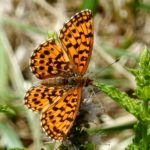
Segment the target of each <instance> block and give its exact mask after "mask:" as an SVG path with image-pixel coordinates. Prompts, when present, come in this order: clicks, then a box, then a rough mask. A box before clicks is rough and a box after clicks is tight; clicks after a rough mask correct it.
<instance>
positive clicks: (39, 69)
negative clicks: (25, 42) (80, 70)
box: [30, 39, 72, 79]
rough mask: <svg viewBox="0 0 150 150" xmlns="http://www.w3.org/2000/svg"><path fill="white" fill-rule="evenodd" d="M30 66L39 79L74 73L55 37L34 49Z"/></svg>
mask: <svg viewBox="0 0 150 150" xmlns="http://www.w3.org/2000/svg"><path fill="white" fill-rule="evenodd" d="M30 67H31V70H32V72H33V73H34V74H35V75H36V77H37V78H39V79H46V78H51V77H56V76H70V75H71V74H72V67H71V65H70V63H69V60H68V59H67V58H66V57H65V56H64V54H63V50H62V48H61V47H60V44H59V43H57V42H56V41H55V40H53V39H50V40H48V41H46V42H45V43H43V44H41V45H40V46H39V47H38V48H37V49H35V50H34V52H33V54H32V56H31V61H30Z"/></svg>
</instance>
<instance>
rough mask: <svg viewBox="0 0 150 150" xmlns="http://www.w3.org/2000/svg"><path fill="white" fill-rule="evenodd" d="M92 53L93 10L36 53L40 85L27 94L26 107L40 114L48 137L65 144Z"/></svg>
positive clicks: (80, 15) (34, 66)
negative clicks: (63, 141) (64, 140)
mask: <svg viewBox="0 0 150 150" xmlns="http://www.w3.org/2000/svg"><path fill="white" fill-rule="evenodd" d="M92 49H93V20H92V13H91V11H90V10H87V9H86V10H83V11H81V12H79V13H76V14H75V15H74V16H73V17H71V19H70V20H69V21H68V22H66V23H65V25H64V26H63V28H62V29H61V30H60V34H59V39H58V40H55V39H52V38H51V39H49V40H47V41H46V42H44V43H42V44H40V45H39V46H38V48H36V49H35V50H34V51H33V54H32V56H31V59H30V68H31V71H32V73H33V74H34V75H35V76H36V77H37V78H38V79H40V80H41V84H40V85H37V86H33V87H31V88H30V89H29V90H28V91H27V92H26V94H25V97H24V103H25V105H26V106H27V107H28V108H29V109H31V110H33V111H37V112H40V114H41V124H42V128H43V130H44V131H45V133H46V134H47V135H48V136H49V137H51V138H52V139H54V140H63V139H64V138H65V137H66V136H67V134H68V132H69V130H70V128H71V127H72V125H73V123H74V120H75V118H76V115H77V112H78V109H79V106H80V99H81V92H82V88H83V86H87V85H89V84H92V80H91V79H89V78H87V77H84V74H85V72H86V70H87V67H88V64H89V61H90V57H91V53H92Z"/></svg>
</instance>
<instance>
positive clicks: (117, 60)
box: [88, 58, 120, 78]
mask: <svg viewBox="0 0 150 150" xmlns="http://www.w3.org/2000/svg"><path fill="white" fill-rule="evenodd" d="M119 61H120V58H117V59H116V60H115V61H114V62H112V63H111V64H108V65H107V66H106V67H105V68H103V69H102V70H101V73H102V72H104V71H105V70H106V69H108V68H109V67H111V66H112V65H113V64H115V63H117V62H119ZM88 74H94V72H89V73H88ZM92 77H93V78H96V74H94V75H92Z"/></svg>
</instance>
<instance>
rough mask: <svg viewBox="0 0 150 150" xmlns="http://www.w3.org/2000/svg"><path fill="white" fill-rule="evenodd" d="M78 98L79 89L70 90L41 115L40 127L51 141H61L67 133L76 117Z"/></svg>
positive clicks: (79, 94)
mask: <svg viewBox="0 0 150 150" xmlns="http://www.w3.org/2000/svg"><path fill="white" fill-rule="evenodd" d="M80 96H81V88H80V87H76V88H71V89H69V90H68V91H67V93H66V94H65V95H64V96H63V97H62V98H60V99H59V101H58V102H57V103H55V104H54V105H53V106H52V107H49V108H48V109H47V111H45V112H44V113H42V116H41V123H42V127H43V129H44V131H45V132H46V134H47V135H48V136H50V137H51V138H52V139H54V140H62V139H63V138H64V137H65V136H66V135H67V133H68V132H69V130H70V128H71V127H72V125H73V122H74V120H75V118H76V115H77V111H78V108H79V104H80Z"/></svg>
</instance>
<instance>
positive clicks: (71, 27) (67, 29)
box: [59, 10, 93, 75]
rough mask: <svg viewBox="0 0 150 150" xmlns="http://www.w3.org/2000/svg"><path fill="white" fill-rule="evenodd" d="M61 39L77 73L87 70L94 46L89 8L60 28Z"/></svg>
mask: <svg viewBox="0 0 150 150" xmlns="http://www.w3.org/2000/svg"><path fill="white" fill-rule="evenodd" d="M59 38H60V41H61V43H62V45H63V47H64V49H65V50H66V52H67V54H68V56H69V58H70V63H72V65H73V66H74V70H75V72H76V73H77V74H79V75H83V74H84V73H85V71H86V70H87V67H88V63H89V60H90V56H91V52H92V48H93V21H92V14H91V11H89V10H84V11H81V12H80V13H77V14H76V15H75V16H73V17H72V18H71V19H70V20H69V21H68V22H67V23H66V24H65V25H64V27H63V28H62V29H61V30H60V36H59Z"/></svg>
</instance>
